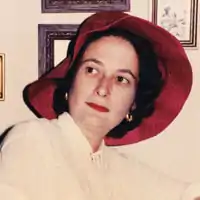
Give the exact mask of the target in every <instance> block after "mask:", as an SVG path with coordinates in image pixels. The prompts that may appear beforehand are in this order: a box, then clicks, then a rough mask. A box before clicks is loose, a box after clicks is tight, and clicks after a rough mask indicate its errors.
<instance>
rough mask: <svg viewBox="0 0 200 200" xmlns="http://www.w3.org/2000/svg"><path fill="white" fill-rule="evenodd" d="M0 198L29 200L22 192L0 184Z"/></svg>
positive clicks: (4, 199)
mask: <svg viewBox="0 0 200 200" xmlns="http://www.w3.org/2000/svg"><path fill="white" fill-rule="evenodd" d="M0 198H1V199H2V200H28V198H27V197H25V196H24V194H22V192H20V191H19V190H17V189H16V188H14V187H12V186H9V185H7V184H5V183H0Z"/></svg>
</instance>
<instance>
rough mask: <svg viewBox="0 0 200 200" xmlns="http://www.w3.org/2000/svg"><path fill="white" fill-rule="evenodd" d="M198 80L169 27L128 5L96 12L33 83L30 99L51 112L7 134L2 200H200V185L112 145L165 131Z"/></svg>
mask: <svg viewBox="0 0 200 200" xmlns="http://www.w3.org/2000/svg"><path fill="white" fill-rule="evenodd" d="M174 55H175V56H176V57H175V58H174ZM191 84H192V72H191V66H190V63H189V61H188V59H187V57H186V55H185V53H184V50H183V48H182V47H181V45H180V44H179V42H178V41H177V40H176V39H175V38H174V37H173V36H171V35H170V34H169V33H167V32H166V31H164V30H163V29H161V28H159V27H156V26H155V25H153V24H151V23H149V22H147V21H145V20H142V19H139V18H136V17H133V16H130V15H128V14H124V13H121V12H105V13H104V12H102V13H98V14H94V15H92V16H91V17H89V18H88V19H86V20H85V21H84V22H83V23H82V24H81V26H80V28H79V30H78V32H77V34H76V37H75V38H74V39H73V40H72V42H71V43H70V45H69V49H68V55H67V58H66V59H64V60H63V62H62V63H61V64H60V65H59V66H57V67H56V68H55V69H53V70H52V71H51V72H50V73H48V74H46V75H44V76H43V77H42V78H41V79H39V80H37V81H36V82H34V83H32V84H30V85H28V86H27V87H26V88H25V90H24V99H25V102H26V104H27V105H28V106H29V108H30V109H31V110H32V111H33V112H34V113H35V114H36V115H37V116H38V117H40V118H42V119H36V120H32V121H27V122H24V123H21V124H18V125H16V126H15V127H14V128H13V129H12V130H11V131H9V133H8V134H7V136H6V137H5V139H4V141H3V143H2V148H1V152H2V153H1V158H2V159H1V164H0V183H1V186H0V194H1V197H2V199H6V200H7V199H12V200H13V199H14V200H18V199H28V200H29V199H31V200H42V199H48V200H66V199H73V200H74V199H75V200H76V199H77V200H85V199H86V200H89V199H97V200H98V199H100V200H102V199H104V200H107V199H110V200H117V199H120V200H121V199H130V200H132V199H140V200H146V199H148V200H149V199H159V200H169V199H170V200H179V199H186V200H192V199H195V198H197V197H198V195H200V190H198V185H195V186H190V185H189V184H187V183H181V182H179V181H176V180H173V179H171V178H168V177H166V176H164V175H163V174H161V173H159V172H156V171H154V170H153V169H151V168H150V167H148V166H146V165H144V164H142V163H140V162H139V161H138V160H137V159H135V160H134V159H132V160H129V159H128V158H127V157H125V156H123V155H121V154H119V153H118V152H116V150H114V149H111V148H109V147H108V146H110V145H125V144H131V143H135V142H139V141H141V140H144V139H147V138H150V137H153V136H155V135H157V134H158V133H159V132H161V131H162V130H163V129H164V128H166V127H167V125H169V123H170V122H172V120H173V119H174V118H175V117H176V115H177V114H178V113H179V112H180V110H181V108H182V106H183V104H184V102H185V101H186V99H187V96H188V95H189V92H190V88H191ZM168 97H170V99H169V98H168Z"/></svg>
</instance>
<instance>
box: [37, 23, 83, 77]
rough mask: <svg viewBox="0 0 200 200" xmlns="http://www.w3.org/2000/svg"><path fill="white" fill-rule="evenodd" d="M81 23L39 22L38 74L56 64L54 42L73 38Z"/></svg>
mask: <svg viewBox="0 0 200 200" xmlns="http://www.w3.org/2000/svg"><path fill="white" fill-rule="evenodd" d="M78 26H79V25H76V24H38V66H39V69H38V76H39V77H40V76H42V75H43V74H45V73H47V72H48V71H50V70H51V69H52V68H53V67H55V66H54V42H55V41H56V40H71V38H72V37H73V36H74V35H75V33H76V31H77V29H78Z"/></svg>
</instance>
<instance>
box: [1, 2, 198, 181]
mask: <svg viewBox="0 0 200 200" xmlns="http://www.w3.org/2000/svg"><path fill="white" fill-rule="evenodd" d="M40 4H41V2H40V0H34V1H27V0H20V1H19V0H18V1H17V0H12V4H11V1H2V2H1V5H0V24H1V26H0V35H1V37H0V52H1V53H5V54H6V77H5V78H6V100H5V101H4V102H0V132H2V131H3V130H4V129H5V128H6V127H8V126H9V125H12V124H14V123H16V122H20V121H23V120H27V119H31V118H35V116H34V115H33V114H32V113H31V112H30V111H29V110H28V108H27V107H26V106H25V105H24V103H23V100H22V90H23V88H24V86H25V85H26V84H27V83H29V82H31V81H33V80H35V79H37V75H38V71H37V70H38V61H37V59H38V57H37V56H38V46H37V44H38V43H37V42H38V38H37V37H38V35H37V34H38V30H37V25H38V24H39V23H63V24H64V23H66V24H79V23H80V22H81V21H82V20H83V19H84V18H86V17H87V16H89V15H90V14H91V13H77V14H41V11H40ZM148 4H149V1H148V0H142V1H140V0H134V1H133V0H132V5H131V14H133V15H137V16H139V17H142V18H144V19H148V10H149V5H148ZM198 28H200V23H199V24H198ZM198 36H199V37H200V34H199V32H198ZM187 54H188V57H189V59H190V61H191V63H192V67H193V72H194V84H193V88H192V92H191V95H190V97H189V99H188V101H187V103H186V105H185V107H184V109H183V110H182V112H181V113H180V115H179V117H178V118H177V119H176V120H175V121H174V122H173V123H172V124H171V125H170V126H169V128H167V130H165V131H164V132H163V133H162V134H161V135H159V136H158V137H155V138H153V139H150V140H147V141H144V142H141V143H139V144H136V145H130V146H126V147H123V148H122V149H121V148H120V151H123V152H126V153H127V154H130V155H131V156H132V155H134V154H135V155H136V156H138V157H139V158H140V159H141V160H143V161H144V162H147V163H149V165H151V166H153V167H155V168H157V169H158V170H163V171H164V172H166V173H167V174H170V175H172V176H174V177H177V178H180V179H183V180H192V181H194V180H198V179H200V170H199V169H200V145H199V142H200V134H199V132H200V131H199V127H198V124H199V121H200V114H199V113H200V112H199V111H200V104H199V102H200V94H199V88H200V66H199V65H200V64H199V63H200V57H199V55H200V49H198V50H187Z"/></svg>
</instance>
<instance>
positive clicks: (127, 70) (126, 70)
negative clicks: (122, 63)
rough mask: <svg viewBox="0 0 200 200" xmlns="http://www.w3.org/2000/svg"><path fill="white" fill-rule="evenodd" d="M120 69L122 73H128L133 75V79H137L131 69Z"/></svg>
mask: <svg viewBox="0 0 200 200" xmlns="http://www.w3.org/2000/svg"><path fill="white" fill-rule="evenodd" d="M118 71H119V72H122V73H128V74H130V75H131V76H132V77H133V79H135V80H137V77H136V76H135V75H134V74H133V73H132V71H131V70H130V69H119V70H118Z"/></svg>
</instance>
